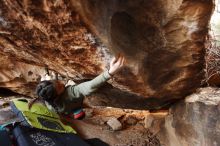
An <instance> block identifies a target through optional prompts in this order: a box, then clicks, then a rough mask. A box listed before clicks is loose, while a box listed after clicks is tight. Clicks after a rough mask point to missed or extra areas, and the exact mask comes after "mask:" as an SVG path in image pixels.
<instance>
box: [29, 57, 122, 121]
mask: <svg viewBox="0 0 220 146" xmlns="http://www.w3.org/2000/svg"><path fill="white" fill-rule="evenodd" d="M124 62H125V59H124V57H123V56H122V55H120V54H119V55H118V56H117V57H114V58H113V59H112V60H111V62H110V67H109V69H108V70H106V71H104V72H103V73H101V74H100V75H99V76H97V77H96V78H94V79H93V80H90V81H87V82H83V83H80V84H77V85H69V86H66V87H65V85H64V83H63V82H61V81H60V80H44V81H41V82H40V83H39V84H38V85H37V87H36V94H37V96H38V98H35V99H34V100H32V101H31V102H30V103H29V108H31V106H32V105H33V103H34V102H36V101H38V100H40V101H43V102H44V103H45V104H46V106H47V107H48V108H49V109H50V110H53V111H56V112H57V113H59V114H64V115H73V116H71V117H73V118H74V119H79V118H82V117H83V116H84V115H85V113H84V112H83V110H82V104H83V99H84V97H85V96H88V95H90V94H91V93H93V92H95V91H96V90H97V89H98V88H99V87H100V86H102V85H103V84H104V83H105V82H107V81H108V80H109V79H110V78H111V77H113V76H114V75H115V74H116V73H117V72H118V71H119V70H120V69H121V68H122V67H123V65H124Z"/></svg>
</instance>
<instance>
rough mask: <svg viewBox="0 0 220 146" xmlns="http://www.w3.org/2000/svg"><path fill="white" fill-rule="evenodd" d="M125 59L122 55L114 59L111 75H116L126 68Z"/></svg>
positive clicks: (110, 69) (111, 65)
mask: <svg viewBox="0 0 220 146" xmlns="http://www.w3.org/2000/svg"><path fill="white" fill-rule="evenodd" d="M124 62H125V58H124V56H122V55H121V54H119V55H118V56H117V58H115V57H114V58H113V59H112V60H111V62H110V68H109V71H108V72H109V74H110V75H112V76H113V75H114V74H115V73H117V72H118V71H119V70H120V69H121V68H122V67H123V66H124Z"/></svg>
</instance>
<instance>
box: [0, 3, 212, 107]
mask: <svg viewBox="0 0 220 146" xmlns="http://www.w3.org/2000/svg"><path fill="white" fill-rule="evenodd" d="M212 9H213V3H212V0H207V1H204V0H184V1H182V0H177V1H173V0H156V1H150V0H136V1H133V0H127V1H120V0H105V1H103V0H85V1H80V0H72V1H71V2H67V1H63V0H58V1H47V0H41V1H35V0H16V1H14V0H1V2H0V49H1V51H0V56H1V62H0V68H1V72H0V86H1V87H5V88H9V89H11V90H14V91H16V92H18V93H22V94H26V95H32V93H33V89H34V86H35V85H36V83H37V82H38V81H39V79H40V76H42V75H43V74H44V67H48V68H49V69H50V70H53V71H55V72H57V73H59V74H61V75H62V76H64V77H69V78H72V79H73V80H82V79H91V78H93V77H95V76H96V75H98V74H100V73H101V72H102V71H103V70H105V69H106V68H107V67H108V62H109V60H110V59H111V57H112V56H113V55H114V54H117V53H119V52H121V53H122V54H124V55H125V57H126V59H127V65H126V67H125V68H124V69H123V70H122V71H121V72H120V73H118V75H116V76H115V77H114V79H113V81H110V84H112V85H113V86H114V87H115V88H114V89H115V90H117V93H120V94H117V95H118V98H117V97H115V100H114V102H115V103H123V101H124V99H125V98H120V96H124V95H129V96H127V97H132V98H131V99H129V98H126V99H127V100H126V103H127V104H125V105H124V106H125V107H126V105H127V106H129V107H132V105H133V103H134V102H136V101H137V103H140V106H142V107H144V104H145V103H149V105H150V106H151V107H161V106H163V105H167V103H169V102H171V101H174V100H175V99H180V98H183V97H184V96H186V95H187V94H189V93H191V92H193V91H194V90H195V89H196V88H198V87H200V86H201V81H202V79H203V76H204V73H203V68H204V53H205V47H204V40H205V36H206V34H207V31H208V22H209V19H210V15H211V12H212ZM95 36H96V37H97V38H99V39H100V40H97V39H95ZM103 44H104V45H105V46H106V47H105V46H104V45H103ZM118 89H120V90H121V91H122V92H120V91H118ZM124 93H125V94H124ZM123 94H124V95H123ZM109 95H114V96H115V94H114V93H109ZM149 97H150V98H149ZM106 98H107V99H111V96H110V97H109V96H108V95H107V97H106ZM147 98H149V99H147ZM152 99H153V100H152ZM148 100H149V102H148ZM142 101H144V102H142ZM152 101H153V104H152V105H151V104H150V103H151V102H152ZM108 104H110V105H113V106H114V104H113V102H112V103H111V100H109V103H108ZM124 106H123V107H124ZM135 106H137V107H138V106H139V105H137V104H136V105H135Z"/></svg>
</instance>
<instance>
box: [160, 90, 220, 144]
mask: <svg viewBox="0 0 220 146" xmlns="http://www.w3.org/2000/svg"><path fill="white" fill-rule="evenodd" d="M219 107H220V90H219V89H218V88H210V87H209V88H203V89H200V90H199V91H198V92H197V93H195V94H192V95H190V96H188V97H187V98H186V99H185V101H182V102H180V103H177V104H176V105H175V106H173V107H172V108H171V110H170V112H169V114H168V116H167V117H166V118H165V124H164V129H163V130H161V131H160V132H159V134H160V136H159V137H160V138H159V139H160V141H163V142H162V143H164V144H165V145H167V146H177V145H179V146H197V145H198V146H200V145H201V146H218V145H220V140H219V136H220V123H219V121H220V119H219V113H220V108H219ZM161 127H162V126H161Z"/></svg>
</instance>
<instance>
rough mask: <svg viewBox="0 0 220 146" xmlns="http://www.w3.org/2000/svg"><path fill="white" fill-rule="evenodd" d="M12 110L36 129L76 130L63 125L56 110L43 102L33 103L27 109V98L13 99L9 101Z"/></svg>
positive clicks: (68, 131) (62, 131) (67, 131)
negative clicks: (51, 109)
mask: <svg viewBox="0 0 220 146" xmlns="http://www.w3.org/2000/svg"><path fill="white" fill-rule="evenodd" d="M11 107H12V110H13V111H14V112H15V113H16V114H17V115H18V116H19V118H21V120H24V121H26V122H27V123H28V124H29V125H30V126H32V127H34V128H38V129H43V130H48V131H53V132H59V133H75V134H76V131H75V130H74V129H73V128H72V127H70V126H68V125H64V124H63V123H62V122H61V120H60V117H59V115H58V114H57V113H56V112H53V111H50V110H49V109H48V108H47V107H46V106H45V105H44V104H42V103H35V104H33V106H32V107H31V109H28V100H27V99H14V100H12V103H11Z"/></svg>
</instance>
